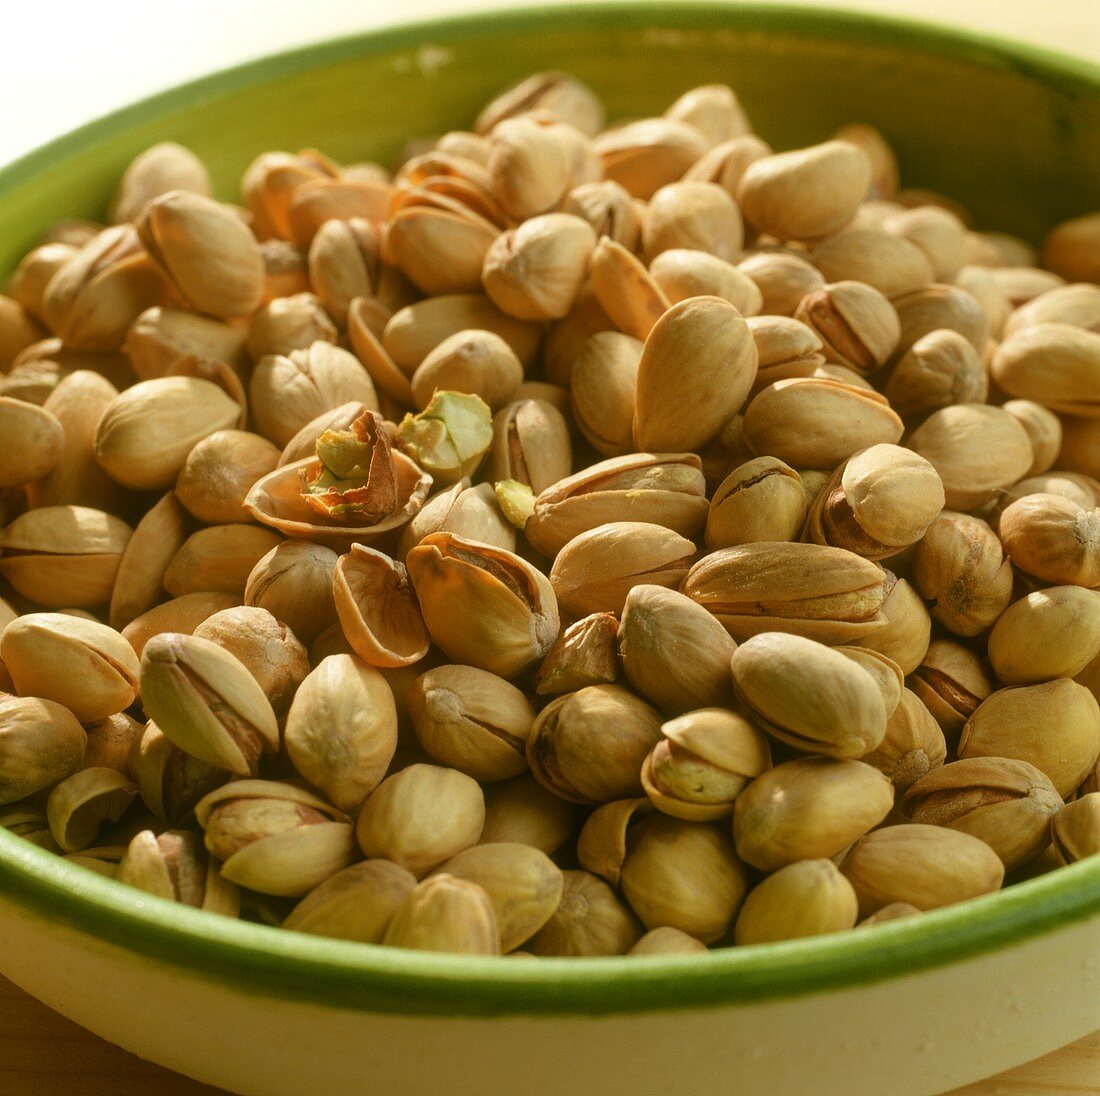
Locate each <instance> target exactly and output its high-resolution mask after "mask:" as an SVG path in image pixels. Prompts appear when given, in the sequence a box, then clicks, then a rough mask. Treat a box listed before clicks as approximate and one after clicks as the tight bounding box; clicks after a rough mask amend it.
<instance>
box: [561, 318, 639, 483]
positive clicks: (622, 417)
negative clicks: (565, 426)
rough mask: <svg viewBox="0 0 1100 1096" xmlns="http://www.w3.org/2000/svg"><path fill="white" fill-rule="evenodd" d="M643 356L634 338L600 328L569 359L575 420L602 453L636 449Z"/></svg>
mask: <svg viewBox="0 0 1100 1096" xmlns="http://www.w3.org/2000/svg"><path fill="white" fill-rule="evenodd" d="M641 358H642V344H641V343H640V342H639V341H638V340H637V339H635V338H633V337H631V336H630V335H624V334H622V333H621V332H618V331H600V332H597V333H596V334H594V335H592V336H591V337H590V338H589V339H587V340H586V341H585V343H584V344H583V346H581V348H580V350H579V352H578V354H577V356H576V358H575V360H574V361H573V368H572V372H571V374H570V379H571V385H570V399H571V407H572V412H573V419H574V421H575V422H576V424H577V429H578V430H580V432H581V433H582V434H583V435H584V436H585V438H586V439H587V440H588V443H589V444H590V445H591V446H592V448H593V449H595V450H596V451H597V452H598V453H602V454H603V455H604V456H608V457H614V456H621V455H625V454H628V453H630V452H632V451H633V449H634V439H633V433H632V431H633V428H634V402H635V398H636V395H637V387H638V365H639V363H640V361H641ZM567 474H568V473H567ZM547 486H549V485H547Z"/></svg>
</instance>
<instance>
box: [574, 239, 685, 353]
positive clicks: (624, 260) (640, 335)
mask: <svg viewBox="0 0 1100 1096" xmlns="http://www.w3.org/2000/svg"><path fill="white" fill-rule="evenodd" d="M591 258H592V264H591V269H590V271H589V275H590V277H591V279H592V292H593V293H594V295H595V298H596V301H597V303H598V304H599V306H600V308H601V309H602V310H603V313H604V315H605V316H606V317H607V318H608V319H609V320H610V321H611V323H612V324H613V325H614V326H615V327H617V328H618V329H619V330H620V331H621V332H622V333H623V334H625V335H630V336H631V337H632V338H635V339H641V340H644V339H646V338H647V337H648V336H649V333H650V331H652V330H653V326H654V324H656V322H657V320H658V319H660V317H661V316H662V315H663V314H664V313H665V312H666V311H667V310H668V307H669V305H670V303H671V302H670V301H669V299H668V297H667V296H665V292H664V290H663V289H661V287H660V286H659V285H658V284H657V283H656V281H654V279H653V278H652V277H651V276H650V273H649V271H648V270H646V268H645V267H644V266H643V265H642V261H641V260H640V259H639V258H638V257H637V256H636V255H634V254H633V253H632V252H630V251H627V249H626V248H625V247H623V246H622V245H621V244H617V243H616V242H615V241H614V240H612V239H611V238H610V237H608V236H604V237H602V238H601V239H600V240H599V242H598V243H597V244H596V246H595V248H594V249H593V251H592V257H591ZM598 330H600V329H598ZM593 333H595V332H593Z"/></svg>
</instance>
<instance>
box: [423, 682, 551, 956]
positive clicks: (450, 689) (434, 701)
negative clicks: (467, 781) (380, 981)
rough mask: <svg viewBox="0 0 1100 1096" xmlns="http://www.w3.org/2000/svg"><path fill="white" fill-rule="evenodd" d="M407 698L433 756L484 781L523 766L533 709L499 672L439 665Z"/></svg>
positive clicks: (500, 777)
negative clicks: (499, 675) (498, 674)
mask: <svg viewBox="0 0 1100 1096" xmlns="http://www.w3.org/2000/svg"><path fill="white" fill-rule="evenodd" d="M407 703H408V706H409V714H410V716H411V717H412V724H413V729H414V730H415V732H416V737H417V738H418V739H419V741H420V744H421V745H422V746H423V747H424V749H425V750H426V751H427V752H428V754H429V755H430V756H431V757H432V758H433V759H435V760H436V761H439V762H440V763H442V764H444V765H449V766H451V767H452V768H455V769H458V771H459V772H463V773H466V774H467V775H468V776H472V777H474V778H475V779H476V780H480V781H483V782H484V781H493V780H504V779H507V778H508V777H512V776H517V775H518V774H519V773H521V772H523V771H524V770H525V769H526V768H527V760H526V757H525V756H524V750H525V746H526V742H527V736H528V734H529V733H530V730H531V725H532V724H533V723H534V721H535V711H534V709H533V708H532V707H531V705H530V703H529V702H528V700H527V697H526V696H524V694H523V693H522V692H521V691H520V690H519V689H517V688H516V687H515V686H514V685H512V684H510V683H509V682H507V681H505V680H504V679H503V678H502V677H498V676H497V675H496V674H491V673H488V672H487V671H485V670H479V669H477V668H476V667H474V666H437V667H435V668H434V669H431V670H428V672H427V673H424V674H421V675H420V676H419V677H418V678H417V679H416V681H415V682H414V683H413V686H412V688H411V689H410V690H409V693H408V700H407ZM506 950H511V949H506Z"/></svg>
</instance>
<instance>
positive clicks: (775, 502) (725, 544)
mask: <svg viewBox="0 0 1100 1096" xmlns="http://www.w3.org/2000/svg"><path fill="white" fill-rule="evenodd" d="M808 506H809V500H808V499H807V497H806V491H805V489H804V488H803V486H802V481H801V480H800V479H799V477H798V473H797V472H796V471H795V470H794V469H793V468H791V467H790V466H789V465H787V464H784V463H783V461H781V460H779V459H778V458H776V457H756V458H754V459H753V460H750V461H746V462H745V463H744V464H741V465H738V466H737V467H736V468H735V469H734V470H733V471H732V472H730V474H729V475H728V476H727V477H726V478H725V479H724V480H723V481H722V483H721V485H720V486H719V487H718V490H717V491H715V492H714V495H713V497H712V498H711V501H710V507H709V511H708V513H707V526H706V542H707V547H708V548H709V549H711V550H712V551H713V550H715V549H717V548H731V547H734V546H735V545H738V544H752V543H756V542H759V541H783V540H794V539H795V538H796V537H797V536H798V535H799V533H800V532H801V531H802V526H803V524H804V523H805V520H806V513H807V509H808Z"/></svg>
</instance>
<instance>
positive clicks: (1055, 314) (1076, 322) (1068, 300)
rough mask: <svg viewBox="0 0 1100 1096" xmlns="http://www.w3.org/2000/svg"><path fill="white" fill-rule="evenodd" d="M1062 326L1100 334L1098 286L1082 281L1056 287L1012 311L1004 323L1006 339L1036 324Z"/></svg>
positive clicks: (1099, 295) (1099, 289) (1099, 287)
mask: <svg viewBox="0 0 1100 1096" xmlns="http://www.w3.org/2000/svg"><path fill="white" fill-rule="evenodd" d="M1047 323H1066V324H1071V325H1072V326H1074V327H1080V328H1083V329H1084V330H1085V331H1100V286H1096V285H1090V284H1088V283H1085V282H1082V283H1078V284H1076V285H1062V286H1056V287H1055V288H1053V289H1048V290H1047V291H1046V292H1045V293H1040V294H1039V296H1037V297H1035V298H1033V299H1032V300H1031V301H1028V302H1027V304H1023V305H1020V307H1019V308H1016V309H1014V310H1013V312H1012V314H1011V315H1010V316H1009V317H1008V319H1007V321H1006V322H1005V327H1004V333H1005V335H1006V336H1009V335H1013V334H1014V333H1015V332H1017V331H1019V330H1021V329H1023V328H1025V327H1033V326H1035V325H1036V324H1047Z"/></svg>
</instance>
